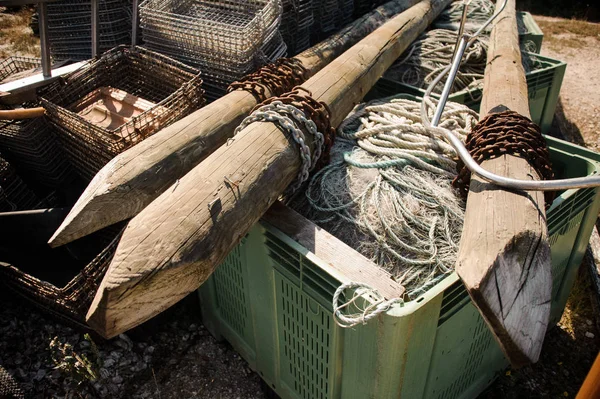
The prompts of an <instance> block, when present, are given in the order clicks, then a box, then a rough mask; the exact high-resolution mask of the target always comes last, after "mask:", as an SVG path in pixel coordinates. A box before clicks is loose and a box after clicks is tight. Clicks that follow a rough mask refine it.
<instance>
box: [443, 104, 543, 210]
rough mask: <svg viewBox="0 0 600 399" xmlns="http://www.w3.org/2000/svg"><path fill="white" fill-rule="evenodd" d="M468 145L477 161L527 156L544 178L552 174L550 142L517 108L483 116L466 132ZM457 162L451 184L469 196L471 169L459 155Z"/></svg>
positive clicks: (526, 158) (528, 160) (524, 157)
mask: <svg viewBox="0 0 600 399" xmlns="http://www.w3.org/2000/svg"><path fill="white" fill-rule="evenodd" d="M466 147H467V150H468V151H469V153H470V154H471V156H472V157H473V159H474V160H475V161H476V162H477V163H478V164H481V163H482V162H483V161H485V160H488V159H494V158H498V157H500V156H502V155H512V156H516V157H520V158H523V159H525V160H527V162H528V163H529V164H530V165H531V166H532V167H533V168H534V169H535V171H536V172H537V173H538V175H539V177H540V178H541V179H544V180H548V179H552V177H553V172H552V164H551V162H550V153H549V151H548V145H547V143H546V140H545V139H544V137H543V136H542V133H541V131H540V128H539V126H538V125H536V124H535V123H533V122H532V121H531V120H530V119H529V118H526V117H525V116H523V115H520V114H518V113H516V112H514V111H504V112H500V113H494V114H490V115H488V116H487V117H485V118H484V119H482V120H481V121H480V122H479V123H478V124H477V125H476V126H475V127H474V128H473V130H472V131H471V132H470V133H469V135H468V136H467V141H466ZM456 166H457V172H458V176H456V178H455V179H454V181H453V182H452V184H453V185H454V187H456V188H457V189H458V190H459V191H460V193H461V195H463V196H464V197H466V196H467V194H468V193H469V183H470V181H471V171H470V170H469V169H468V168H467V167H466V166H465V164H464V163H463V162H462V160H460V159H459V160H458V161H457V163H456ZM547 199H548V198H547Z"/></svg>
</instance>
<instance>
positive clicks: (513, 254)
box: [456, 0, 552, 367]
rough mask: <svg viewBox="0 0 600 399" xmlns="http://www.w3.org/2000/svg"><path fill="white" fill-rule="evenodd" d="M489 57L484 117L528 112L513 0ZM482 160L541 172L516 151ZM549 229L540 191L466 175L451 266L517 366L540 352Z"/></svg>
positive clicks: (506, 171) (496, 169) (546, 313)
mask: <svg viewBox="0 0 600 399" xmlns="http://www.w3.org/2000/svg"><path fill="white" fill-rule="evenodd" d="M498 3H501V2H498ZM487 59H488V63H487V66H486V70H485V79H484V89H483V90H484V91H483V99H482V103H481V116H482V119H483V117H485V116H487V115H488V114H490V113H496V112H501V111H505V110H507V109H509V110H512V111H515V112H518V113H519V114H521V115H523V116H526V117H528V118H530V114H529V104H528V97H527V83H526V81H525V72H524V70H523V66H522V64H521V53H520V49H519V39H518V34H517V24H516V12H515V0H509V1H508V4H507V6H506V8H505V10H504V11H503V13H502V14H501V15H499V16H498V18H497V19H496V24H495V26H494V29H493V30H492V33H491V38H490V46H489V49H488V58H487ZM482 166H483V168H485V169H487V170H489V171H491V172H493V173H496V174H499V175H503V176H509V177H513V178H517V179H534V180H539V176H538V174H537V173H536V172H535V170H534V169H533V168H532V167H531V166H530V165H529V163H528V162H527V161H526V160H524V159H522V158H518V157H515V156H510V155H505V156H502V157H499V158H496V159H493V160H487V161H484V162H483V163H482ZM547 234H548V233H547V227H546V212H545V209H544V195H543V193H542V192H539V191H538V192H533V191H528V192H522V191H519V192H511V191H507V190H503V189H501V188H499V187H497V186H495V185H493V184H490V183H486V182H485V181H483V180H482V179H480V178H478V177H476V176H475V175H473V176H472V177H471V184H470V191H469V196H468V199H467V210H466V215H465V223H464V228H463V233H462V237H461V242H460V249H459V253H458V261H457V264H456V271H457V272H458V275H459V276H460V278H461V279H462V281H463V282H464V284H465V286H466V288H467V290H468V291H469V294H470V295H471V298H472V299H473V302H474V303H475V305H476V306H477V307H478V308H479V311H480V312H481V314H482V316H483V318H484V319H485V321H486V322H487V323H488V325H489V327H490V328H491V330H492V332H493V333H494V336H495V337H496V340H497V341H498V342H499V344H500V346H501V347H502V350H503V351H504V353H505V354H506V356H507V357H508V359H509V360H510V362H511V363H512V365H513V366H514V367H520V366H523V365H526V364H528V363H532V362H536V361H537V360H538V358H539V355H540V351H541V348H542V342H543V340H544V335H545V333H546V328H547V325H548V320H549V317H550V301H551V292H552V276H551V263H550V245H549V244H548V237H547Z"/></svg>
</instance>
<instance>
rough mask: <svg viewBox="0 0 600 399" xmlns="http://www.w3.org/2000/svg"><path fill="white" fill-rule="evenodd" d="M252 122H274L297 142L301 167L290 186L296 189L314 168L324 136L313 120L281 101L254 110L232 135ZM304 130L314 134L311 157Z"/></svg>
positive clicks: (319, 155)
mask: <svg viewBox="0 0 600 399" xmlns="http://www.w3.org/2000/svg"><path fill="white" fill-rule="evenodd" d="M254 122H272V123H275V124H276V125H277V126H278V127H279V128H280V129H282V130H283V131H284V132H287V133H289V134H290V135H291V136H292V138H293V139H294V141H295V142H296V143H297V144H298V148H299V149H300V158H301V160H302V167H301V168H300V173H299V174H298V178H297V179H296V181H295V182H294V183H292V185H291V186H290V188H291V190H292V191H296V190H297V189H298V187H300V186H301V185H302V183H304V182H305V181H306V180H308V177H309V174H310V172H311V171H312V170H313V169H314V168H315V165H316V163H317V161H318V160H319V158H320V157H321V152H322V151H323V144H324V142H325V136H324V135H323V133H321V132H319V131H317V125H316V124H315V122H313V121H312V120H311V119H309V118H307V117H306V116H305V115H304V112H302V111H301V110H300V109H298V108H296V107H295V106H293V105H291V104H284V103H282V102H281V101H273V102H272V103H270V104H267V105H263V106H262V107H260V108H258V109H257V110H255V111H254V112H253V113H252V114H250V115H249V116H247V117H246V118H245V119H244V120H243V121H242V123H241V124H240V125H239V126H238V127H237V128H236V129H235V132H234V135H237V134H238V133H239V132H240V131H242V130H243V129H245V128H246V127H247V126H248V125H250V124H251V123H254ZM305 131H306V132H308V133H310V134H311V135H313V136H314V141H313V147H314V153H313V155H312V157H311V152H310V148H309V147H308V145H307V144H306V136H305V135H304V132H305Z"/></svg>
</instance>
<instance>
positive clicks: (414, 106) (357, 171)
mask: <svg viewBox="0 0 600 399" xmlns="http://www.w3.org/2000/svg"><path fill="white" fill-rule="evenodd" d="M432 105H433V104H432ZM432 108H433V107H431V108H430V111H431V112H432V111H433V109H432ZM476 123H477V114H476V113H475V112H474V111H472V110H470V109H468V108H467V107H466V106H464V105H460V104H455V103H449V104H448V106H447V107H446V111H445V112H444V114H443V116H442V121H441V124H440V128H443V129H448V130H450V131H451V132H453V134H455V135H457V136H458V137H460V138H461V139H462V140H464V139H465V137H466V135H467V133H468V131H469V130H470V129H471V127H473V126H474V125H475V124H476ZM440 128H426V127H425V126H424V125H423V124H422V123H421V116H420V103H418V102H415V101H411V100H407V99H402V98H390V99H386V100H381V101H380V100H377V101H374V102H371V103H368V104H363V105H361V106H359V107H357V108H356V109H355V110H354V111H353V113H352V114H350V115H349V116H348V117H347V118H346V120H344V121H343V122H342V124H341V125H340V127H339V129H338V140H337V142H336V144H335V145H334V147H333V148H332V151H331V158H332V159H331V162H330V164H329V165H327V166H325V167H324V168H323V169H321V170H320V171H319V172H317V173H316V174H315V175H314V176H313V177H312V178H311V179H310V180H309V183H308V186H307V189H306V192H305V196H304V200H296V201H295V202H294V203H293V205H292V206H294V207H295V208H296V209H297V210H298V211H300V212H301V213H303V214H304V215H305V216H307V217H308V218H309V219H311V220H313V221H315V222H316V223H317V224H319V225H321V226H322V227H323V228H325V229H326V230H328V231H329V232H330V233H332V234H334V235H335V236H337V237H338V238H340V239H341V240H342V241H344V242H346V243H347V244H349V245H350V246H352V247H354V248H357V249H358V251H359V252H361V253H362V254H363V255H365V256H367V257H368V258H370V259H372V260H373V261H374V262H375V263H377V264H378V265H379V266H380V267H382V268H384V269H385V270H387V271H388V272H390V274H391V275H392V277H393V278H394V279H395V280H396V281H398V282H399V283H400V284H402V285H403V286H405V287H407V289H408V291H409V297H414V296H415V295H417V294H419V293H421V292H422V291H423V288H424V287H429V286H431V285H432V283H433V282H437V281H438V280H439V278H440V276H444V275H446V274H448V273H450V272H452V271H453V269H454V263H455V260H456V254H457V251H458V243H459V240H460V234H461V231H462V221H463V218H464V202H463V200H462V199H461V198H460V196H459V195H457V193H456V191H455V190H454V189H453V188H452V186H451V182H452V179H453V178H454V177H455V176H456V162H455V155H456V154H455V152H454V149H453V148H452V147H451V146H450V145H449V144H448V143H447V142H445V141H444V140H443V139H442V138H441V134H440V133H439V129H440ZM356 284H359V283H351V284H350V285H342V286H341V287H339V289H338V291H337V293H336V296H335V301H334V310H335V315H336V316H335V317H336V322H338V323H339V324H340V325H343V326H345V327H348V326H352V325H356V324H359V323H363V322H366V321H368V320H370V319H371V318H373V317H376V315H377V314H380V313H382V312H385V311H386V310H387V309H389V307H390V306H392V305H393V304H396V303H401V301H400V300H399V299H393V300H392V302H389V301H385V300H384V299H383V298H382V297H381V296H380V295H379V294H377V293H376V292H371V291H369V290H368V289H367V287H365V286H362V285H356ZM356 288H360V290H359V291H357V292H354V294H353V295H350V298H351V299H350V300H348V301H344V303H342V304H340V303H338V302H339V298H340V297H341V295H342V293H344V292H345V291H346V290H356ZM366 293H369V294H370V295H371V296H372V297H373V298H374V300H373V301H372V302H371V303H367V305H365V306H366V307H364V306H363V307H360V306H357V303H359V302H361V301H359V300H358V298H359V297H361V296H364V295H366ZM350 309H352V310H351V312H354V313H348V312H349V311H350Z"/></svg>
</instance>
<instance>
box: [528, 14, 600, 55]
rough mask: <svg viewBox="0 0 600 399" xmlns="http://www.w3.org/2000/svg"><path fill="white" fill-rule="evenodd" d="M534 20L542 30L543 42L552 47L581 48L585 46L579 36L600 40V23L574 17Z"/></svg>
mask: <svg viewBox="0 0 600 399" xmlns="http://www.w3.org/2000/svg"><path fill="white" fill-rule="evenodd" d="M536 22H537V23H538V25H539V26H540V28H541V29H542V31H543V32H544V42H545V43H548V44H550V45H552V46H553V47H559V48H560V47H568V48H573V49H581V48H583V47H584V46H585V43H583V42H582V41H581V37H585V38H592V39H596V40H598V42H600V23H593V22H587V21H580V20H576V19H562V20H559V19H552V20H547V19H544V20H537V21H536Z"/></svg>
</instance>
